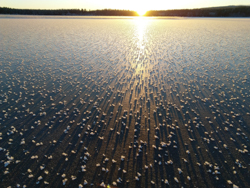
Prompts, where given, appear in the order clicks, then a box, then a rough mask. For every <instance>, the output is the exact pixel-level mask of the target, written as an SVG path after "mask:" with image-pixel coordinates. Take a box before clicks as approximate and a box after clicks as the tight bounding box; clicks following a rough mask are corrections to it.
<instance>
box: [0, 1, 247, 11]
mask: <svg viewBox="0 0 250 188" xmlns="http://www.w3.org/2000/svg"><path fill="white" fill-rule="evenodd" d="M227 5H250V0H126V1H125V0H123V1H119V0H0V7H11V8H29V9H61V8H63V9H66V8H80V9H81V8H83V9H85V8H86V9H105V8H112V9H129V10H141V9H144V10H166V9H181V8H201V7H213V6H227Z"/></svg>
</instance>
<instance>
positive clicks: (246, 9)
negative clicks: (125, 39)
mask: <svg viewBox="0 0 250 188" xmlns="http://www.w3.org/2000/svg"><path fill="white" fill-rule="evenodd" d="M0 14H14V15H43V16H45V15H48V16H53V15H54V16H139V15H138V13H137V12H136V11H132V10H116V9H103V10H86V9H56V10H42V9H14V8H8V7H0ZM144 16H154V17H158V16H159V17H161V16H163V17H164V16H171V17H174V16H178V17H250V6H226V7H210V8H199V9H176V10H150V11H148V12H147V13H146V14H145V15H144Z"/></svg>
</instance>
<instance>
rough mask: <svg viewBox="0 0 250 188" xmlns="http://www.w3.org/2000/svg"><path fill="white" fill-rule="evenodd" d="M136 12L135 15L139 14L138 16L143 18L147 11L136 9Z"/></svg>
mask: <svg viewBox="0 0 250 188" xmlns="http://www.w3.org/2000/svg"><path fill="white" fill-rule="evenodd" d="M136 12H137V14H139V16H144V15H145V14H146V13H147V10H145V9H138V10H137V11H136Z"/></svg>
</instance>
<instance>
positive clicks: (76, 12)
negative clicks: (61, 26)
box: [0, 7, 138, 16]
mask: <svg viewBox="0 0 250 188" xmlns="http://www.w3.org/2000/svg"><path fill="white" fill-rule="evenodd" d="M0 14H21V15H93V16H138V14H137V12H136V11H131V10H116V9H103V10H86V9H58V10H41V9H13V8H6V7H0Z"/></svg>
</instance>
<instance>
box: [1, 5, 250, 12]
mask: <svg viewBox="0 0 250 188" xmlns="http://www.w3.org/2000/svg"><path fill="white" fill-rule="evenodd" d="M223 7H224V8H233V7H250V4H249V5H225V6H214V7H200V8H181V9H165V10H164V9H162V10H147V12H148V11H168V10H194V9H208V8H223ZM0 8H9V9H19V10H82V9H83V10H86V11H98V10H121V11H135V12H136V10H131V9H113V8H103V9H87V8H57V9H39V8H38V9H36V8H11V7H2V6H0Z"/></svg>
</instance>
